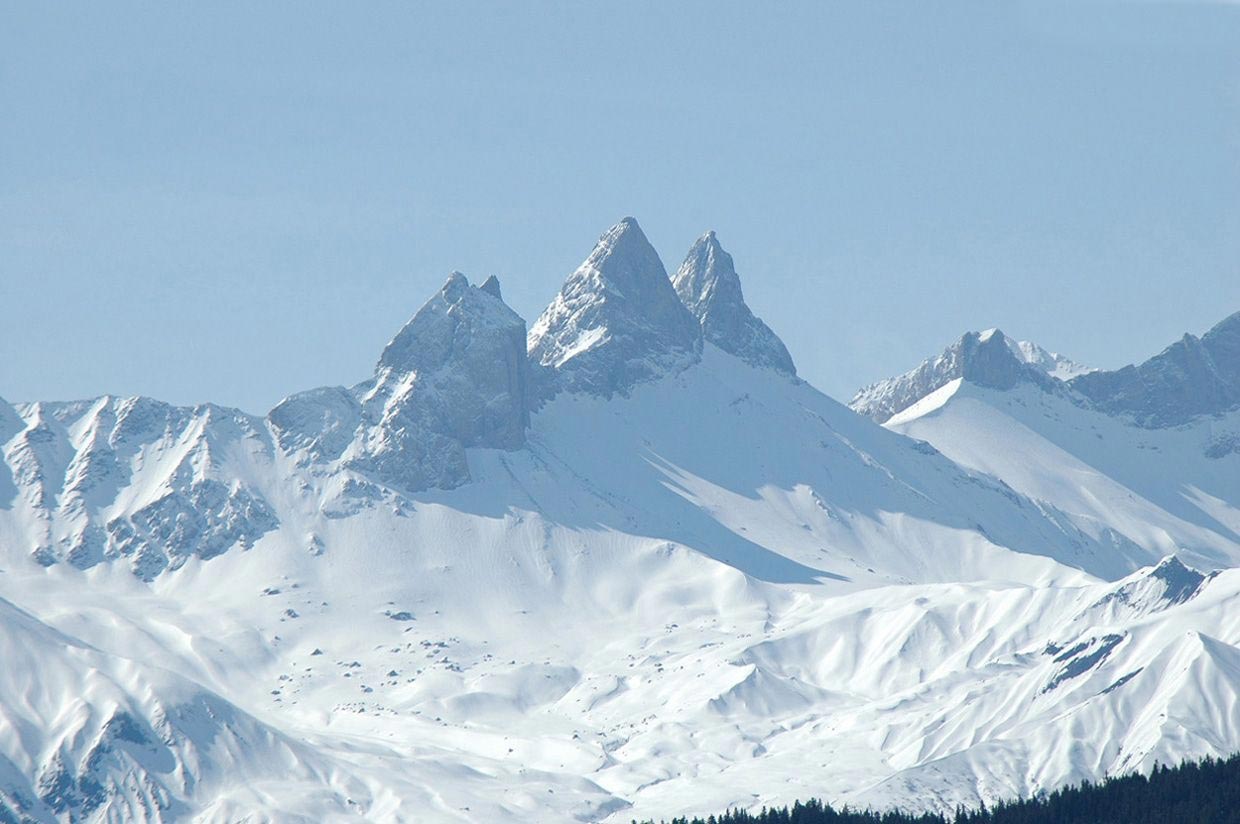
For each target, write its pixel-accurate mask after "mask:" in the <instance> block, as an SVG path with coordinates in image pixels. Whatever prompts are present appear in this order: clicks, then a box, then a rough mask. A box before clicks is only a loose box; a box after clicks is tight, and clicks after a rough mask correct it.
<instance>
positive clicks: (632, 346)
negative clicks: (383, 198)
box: [0, 218, 1240, 822]
mask: <svg viewBox="0 0 1240 824" xmlns="http://www.w3.org/2000/svg"><path fill="white" fill-rule="evenodd" d="M850 407H851V408H850ZM0 447H2V450H3V463H0V649H2V650H3V651H4V657H3V659H2V660H4V661H5V662H6V666H5V667H3V668H0V821H8V820H11V821H33V822H51V821H122V820H123V821H183V820H194V821H221V822H223V821H237V820H251V821H279V822H285V821H290V822H296V821H306V822H311V821H335V820H340V821H344V820H372V821H400V820H418V821H494V820H536V821H546V822H557V821H564V822H570V821H628V820H631V819H634V818H638V819H640V818H656V819H657V818H665V817H671V816H674V815H681V814H693V813H699V812H704V811H711V810H720V809H724V808H727V807H761V806H763V805H770V804H776V803H778V804H784V803H788V802H791V801H793V800H795V799H797V798H808V797H811V796H812V797H819V798H824V799H826V800H828V801H831V802H833V803H840V804H851V805H854V806H856V805H874V806H876V807H883V806H896V805H898V806H902V807H904V808H906V809H929V810H950V809H953V808H954V807H955V806H956V805H958V804H975V803H978V802H986V803H990V802H993V801H994V800H997V799H1001V798H1011V797H1017V796H1027V795H1032V794H1036V793H1039V792H1042V791H1044V790H1047V789H1050V788H1054V787H1058V786H1062V785H1064V784H1066V783H1071V782H1076V781H1080V780H1083V779H1097V778H1100V777H1102V776H1105V775H1108V774H1114V773H1120V772H1125V771H1131V770H1148V769H1150V768H1151V767H1152V766H1153V765H1154V764H1155V763H1170V762H1178V761H1180V760H1183V759H1187V758H1197V757H1201V756H1206V755H1225V754H1228V753H1231V752H1233V751H1236V750H1240V701H1238V700H1237V697H1238V695H1240V610H1238V609H1237V605H1236V601H1237V598H1238V597H1240V570H1238V569H1237V567H1240V314H1237V315H1233V316H1231V317H1230V318H1228V319H1227V320H1224V321H1223V322H1222V323H1220V324H1219V325H1218V326H1216V327H1215V328H1214V329H1212V330H1210V331H1209V332H1208V333H1206V334H1205V335H1203V336H1202V337H1201V338H1196V337H1192V336H1186V337H1185V338H1184V339H1182V340H1181V341H1179V342H1177V343H1175V344H1173V345H1172V346H1171V347H1169V348H1168V349H1166V350H1165V351H1164V352H1163V353H1161V354H1159V355H1156V356H1155V357H1153V358H1151V359H1150V360H1149V361H1147V362H1145V363H1143V364H1141V365H1138V366H1130V367H1126V368H1125V369H1121V370H1118V371H1114V372H1107V371H1103V370H1096V369H1089V368H1086V367H1082V366H1080V365H1078V364H1076V363H1074V362H1072V361H1071V360H1069V359H1067V358H1065V357H1062V356H1059V355H1055V354H1052V353H1049V352H1047V351H1045V350H1043V349H1041V348H1040V347H1037V346H1036V345H1034V344H1030V343H1027V342H1017V341H1013V340H1011V339H1009V338H1007V337H1006V336H1005V335H1003V334H1002V333H1001V332H999V331H997V330H988V331H986V332H982V333H969V334H966V335H965V336H964V337H962V338H961V339H960V340H959V341H957V342H956V343H954V344H952V345H951V346H950V347H948V348H947V349H946V350H945V351H944V352H943V353H942V354H940V355H938V356H935V357H933V358H931V359H929V360H927V361H926V362H925V363H923V364H922V365H921V366H920V367H918V368H917V369H915V370H913V371H912V372H909V373H907V374H905V375H903V376H900V377H898V378H893V379H890V380H887V381H883V382H881V383H878V384H875V385H873V386H871V387H868V388H866V389H864V390H862V391H861V392H860V393H858V395H857V396H856V397H855V398H854V399H853V401H852V402H851V403H850V404H849V405H848V406H845V405H842V404H840V403H837V402H836V401H834V400H832V399H830V398H828V397H826V396H825V395H824V394H822V393H821V392H819V391H818V390H816V389H815V388H814V387H813V386H811V385H810V384H808V383H807V382H805V381H804V380H802V379H800V378H798V377H797V373H796V368H795V365H794V363H793V360H792V357H791V356H790V354H789V352H788V350H787V348H786V347H785V346H784V344H783V343H782V342H781V341H780V339H779V338H778V336H777V335H776V334H775V332H773V331H772V330H771V329H770V328H769V327H768V326H767V325H766V324H765V323H763V322H762V321H761V320H760V319H759V318H758V317H756V316H755V315H754V313H753V312H752V311H751V310H750V308H749V307H748V306H747V305H746V303H745V300H744V296H743V292H742V288H741V279H740V276H739V275H738V273H737V270H736V265H735V262H734V260H733V258H732V257H731V256H730V255H729V254H728V253H727V252H726V251H724V249H723V247H722V245H721V244H720V242H719V240H718V238H717V237H716V236H715V234H714V233H713V232H707V233H706V234H704V235H703V236H702V237H700V238H699V239H698V240H697V241H696V242H694V244H693V245H692V247H691V248H690V250H689V252H688V254H687V255H686V257H685V259H684V262H683V263H682V264H681V265H680V266H679V267H678V268H677V269H676V271H675V272H674V273H672V274H670V275H669V273H668V271H667V269H666V268H665V267H664V264H663V262H662V261H661V260H660V258H659V256H658V254H657V253H656V252H655V250H654V249H653V247H652V246H651V245H650V243H649V241H648V240H647V239H646V237H645V235H644V234H643V232H642V230H641V228H640V227H639V225H638V224H637V222H636V221H635V220H633V219H632V218H626V219H624V220H622V221H621V222H620V223H618V224H616V225H615V226H613V227H612V228H611V229H609V230H608V231H607V232H606V233H605V234H604V235H603V236H602V237H601V238H600V239H599V241H598V242H597V244H596V245H595V246H594V247H593V249H592V250H591V251H590V253H589V254H588V256H587V257H586V259H585V261H584V262H583V263H582V264H581V266H580V267H578V268H577V269H576V270H575V271H574V272H572V273H571V274H570V275H569V276H568V277H567V279H566V280H565V282H564V285H563V287H562V289H561V290H560V292H559V294H558V295H556V296H555V297H554V299H553V300H552V301H551V303H550V304H549V305H548V307H547V309H546V310H545V311H544V312H543V314H542V315H541V316H540V317H539V318H537V319H535V320H534V322H533V323H532V324H530V325H529V327H528V329H527V324H526V321H525V320H524V319H523V318H521V317H520V316H519V315H518V314H517V313H516V312H515V311H513V310H512V309H511V308H510V307H509V306H508V305H507V304H506V303H505V302H504V299H503V294H502V290H501V287H500V284H499V282H498V280H496V279H495V278H493V277H491V278H486V279H484V280H483V281H482V282H481V283H480V284H479V285H473V284H471V283H470V281H469V280H468V279H467V278H466V277H465V276H464V275H462V274H459V273H453V274H452V275H451V276H450V277H449V278H448V279H447V281H446V282H445V284H444V285H443V287H442V288H441V289H440V290H439V291H438V292H437V293H436V294H434V295H433V296H431V297H430V299H429V300H428V301H427V302H426V303H425V304H424V305H423V306H422V307H421V308H420V309H419V310H418V311H417V312H416V313H415V314H414V315H413V317H412V318H411V319H410V321H409V322H408V323H407V324H406V325H405V326H404V327H403V328H402V329H401V330H399V331H398V332H397V333H396V335H395V336H394V337H393V338H392V340H391V342H390V343H389V344H388V346H387V347H386V348H385V349H384V350H383V352H382V353H380V355H379V357H378V360H377V362H376V365H375V369H374V371H373V373H372V374H371V375H370V376H369V377H366V378H365V379H363V380H361V381H360V382H358V383H357V384H355V385H353V386H351V387H324V388H318V389H311V390H309V391H306V392H301V393H298V394H296V395H293V396H291V397H289V398H287V399H285V400H284V401H282V402H281V403H280V404H278V405H277V406H276V407H275V408H274V409H272V410H271V411H270V412H269V413H267V414H266V415H263V416H258V415H252V414H248V413H245V412H242V411H240V410H236V409H230V408H225V407H220V406H215V405H210V404H206V405H201V406H197V407H176V406H172V405H169V404H165V403H162V402H159V401H156V400H153V399H149V398H141V397H137V398H118V397H110V396H105V397H101V398H95V399H90V400H84V401H74V402H23V403H14V404H10V403H7V402H2V401H0Z"/></svg>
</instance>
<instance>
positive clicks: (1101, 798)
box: [663, 755, 1240, 824]
mask: <svg viewBox="0 0 1240 824" xmlns="http://www.w3.org/2000/svg"><path fill="white" fill-rule="evenodd" d="M1232 822H1235V823H1236V824H1240V755H1233V756H1231V757H1230V758H1227V759H1225V760H1220V759H1206V760H1204V761H1197V762H1189V763H1186V764H1181V765H1180V766H1177V767H1161V766H1160V767H1156V768H1155V769H1154V771H1153V772H1152V773H1151V774H1150V775H1149V776H1143V775H1126V776H1121V777H1116V778H1108V779H1106V780H1105V781H1102V782H1099V783H1097V784H1091V783H1086V784H1082V785H1079V786H1072V787H1066V788H1063V789H1060V790H1056V791H1055V792H1052V793H1048V794H1046V795H1042V796H1039V797H1036V798H1029V799H1023V800H1019V801H1009V802H1004V803H1001V804H998V805H995V806H993V807H989V808H982V809H976V810H965V809H960V810H957V811H956V812H955V813H954V814H952V815H947V816H944V815H926V814H908V813H902V812H899V811H888V812H881V813H878V812H871V811H867V810H851V809H848V808H847V807H845V808H842V809H839V810H836V809H834V808H832V807H831V806H829V805H826V804H823V803H822V802H820V801H815V800H810V801H805V802H797V803H796V804H793V805H792V806H791V807H780V808H775V809H764V810H762V811H760V812H752V813H751V812H743V811H739V810H734V811H728V812H724V813H719V814H715V815H710V816H707V817H705V818H692V819H688V818H676V819H672V820H671V821H670V822H664V823H663V824H1231V823H1232Z"/></svg>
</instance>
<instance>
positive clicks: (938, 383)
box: [848, 329, 1084, 423]
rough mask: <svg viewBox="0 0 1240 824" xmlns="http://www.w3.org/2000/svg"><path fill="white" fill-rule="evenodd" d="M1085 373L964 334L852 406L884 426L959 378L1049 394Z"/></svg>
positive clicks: (1020, 346) (997, 339)
mask: <svg viewBox="0 0 1240 824" xmlns="http://www.w3.org/2000/svg"><path fill="white" fill-rule="evenodd" d="M1082 371H1084V367H1081V366H1079V365H1078V364H1075V363H1073V362H1072V361H1070V360H1068V359H1067V358H1064V357H1063V356H1061V355H1057V354H1055V353H1053V352H1047V351H1046V350H1045V349H1043V348H1042V347H1040V346H1038V345H1036V344H1033V343H1030V342H1028V341H1017V340H1013V339H1012V338H1009V337H1008V336H1007V335H1005V334H1003V332H1001V331H1000V330H998V329H987V330H985V331H983V332H968V333H966V334H965V335H963V336H962V337H961V338H960V339H959V340H958V341H956V342H955V343H953V344H952V345H951V346H949V347H947V348H946V349H944V350H943V352H942V353H940V354H939V355H937V356H935V357H933V358H930V359H928V360H926V361H924V362H923V363H922V364H921V365H920V366H918V367H917V368H916V369H914V370H912V371H911V372H906V373H904V374H903V375H900V376H898V377H895V378H888V379H887V380H883V381H879V382H878V383H874V384H871V385H869V386H867V387H865V388H864V389H862V390H861V391H859V392H858V393H857V394H856V395H855V396H853V399H852V400H851V401H849V404H848V405H849V406H850V407H852V409H853V410H854V411H856V412H860V413H861V414H863V415H866V416H868V417H870V418H873V419H874V420H876V421H878V422H879V423H883V422H884V421H886V420H888V419H889V418H891V416H893V415H895V414H897V413H899V412H902V411H903V410H905V409H907V408H908V407H910V406H912V405H913V404H914V403H916V402H917V401H919V400H921V399H922V398H924V397H926V396H927V395H929V394H930V393H931V392H933V391H935V390H936V389H940V388H942V387H943V386H946V385H947V384H948V383H950V382H951V381H953V380H956V379H957V378H964V379H965V380H967V381H969V382H970V383H974V384H977V385H978V386H986V387H990V388H992V389H1011V388H1012V387H1013V386H1016V385H1017V384H1019V383H1033V384H1036V385H1038V386H1041V387H1043V388H1045V389H1051V388H1054V387H1055V386H1056V385H1059V384H1060V380H1059V378H1060V376H1061V375H1063V374H1074V373H1078V374H1079V373H1080V372H1082Z"/></svg>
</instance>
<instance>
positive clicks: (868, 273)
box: [0, 3, 1240, 412]
mask: <svg viewBox="0 0 1240 824" xmlns="http://www.w3.org/2000/svg"><path fill="white" fill-rule="evenodd" d="M302 9H303V7H301V6H284V5H272V6H264V7H263V8H261V9H259V8H250V7H247V6H244V5H231V6H223V7H217V8H213V9H210V10H208V9H197V8H179V9H170V8H164V7H140V6H131V5H121V6H114V7H109V8H108V9H106V10H105V9H101V8H96V7H91V6H86V5H81V6H68V5H67V6H55V7H43V6H27V7H15V8H11V9H10V10H9V11H8V13H7V14H6V18H7V25H6V26H4V27H3V29H2V30H0V45H2V46H3V48H2V49H0V102H3V103H4V105H5V108H6V109H7V110H9V111H10V112H12V113H13V116H11V117H10V118H7V119H6V126H5V128H3V129H0V156H3V157H4V158H5V162H3V163H0V249H3V255H2V256H0V260H2V261H3V262H2V263H0V303H2V304H3V305H4V306H5V307H6V308H7V310H8V311H7V312H6V314H5V323H4V324H2V325H0V353H2V354H3V356H4V357H3V368H2V370H0V396H3V397H5V398H6V399H8V400H10V401H26V400H64V399H72V398H83V397H91V396H95V395H99V394H103V393H113V394H124V395H127V394H146V395H152V396H155V397H158V398H161V399H163V400H168V401H171V402H176V403H196V402H202V401H208V400H210V401H214V402H217V403H222V404H226V405H231V406H238V407H240V408H242V409H245V410H247V411H251V412H264V411H266V410H267V409H269V408H270V407H271V406H272V405H274V404H275V403H276V402H278V401H279V400H280V398H282V397H284V396H285V395H288V394H290V393H292V392H296V391H300V390H303V389H308V388H311V387H314V386H321V385H332V384H346V385H348V384H352V383H354V382H356V381H358V380H361V379H363V378H365V377H367V376H368V375H369V373H370V371H371V369H372V367H373V364H374V362H375V360H376V359H377V357H378V355H379V352H380V351H381V349H382V347H383V345H384V344H385V343H386V342H387V341H388V340H389V339H390V338H391V337H392V335H394V334H395V333H396V331H397V330H398V329H399V328H400V327H401V325H402V324H403V323H404V322H405V321H406V320H407V319H408V318H409V316H411V315H412V314H413V312H415V311H416V310H417V309H418V307H419V306H420V305H421V304H422V303H423V301H424V300H426V299H427V298H428V297H429V296H430V295H431V294H432V293H433V292H434V291H435V290H436V289H438V288H439V286H440V285H441V284H442V282H443V280H444V279H445V278H446V276H447V274H448V273H449V272H450V271H452V270H460V271H462V272H464V273H465V274H466V275H467V276H469V278H470V279H471V281H474V282H480V281H481V280H482V279H483V278H485V277H486V276H487V275H490V274H495V275H497V276H498V277H499V278H500V280H501V282H502V284H503V288H504V294H505V298H506V299H507V300H508V302H509V303H510V304H511V305H512V306H513V307H514V308H515V309H516V310H517V311H518V312H519V313H520V314H521V315H522V316H523V317H525V319H526V321H527V322H528V323H532V322H533V321H534V319H535V318H536V317H537V315H538V314H539V312H540V311H541V310H542V308H543V307H544V306H545V305H546V304H547V303H548V302H549V301H550V300H551V299H552V297H553V296H554V295H555V293H556V291H557V290H558V288H559V286H560V284H561V282H562V281H563V279H564V278H565V277H566V276H567V275H568V274H569V272H571V271H572V270H573V268H575V267H576V265H577V264H578V263H579V262H580V261H581V260H582V259H584V257H585V256H586V254H587V253H588V252H589V250H590V247H591V245H592V244H593V243H594V241H595V240H596V238H597V237H598V236H599V234H601V233H602V232H603V231H604V230H605V229H606V228H607V227H608V226H609V225H611V224H612V223H613V222H615V221H616V220H618V219H619V218H621V217H622V216H624V215H629V214H631V215H634V216H635V217H636V218H637V219H638V220H639V221H640V223H641V225H642V228H643V229H644V230H645V232H646V233H647V235H648V236H649V237H650V239H651V242H652V243H653V244H654V246H655V247H656V249H657V250H658V251H659V253H660V255H661V256H662V258H663V262H664V264H665V265H666V266H667V268H668V269H669V271H674V269H675V268H676V266H677V265H678V264H679V262H680V260H681V258H682V256H683V255H684V253H685V252H686V251H687V250H688V248H689V246H690V244H691V243H692V241H693V240H694V238H696V237H697V236H699V235H700V234H701V233H702V232H704V231H706V230H707V229H715V230H716V231H717V232H718V234H719V239H720V241H721V242H722V244H723V245H724V247H725V248H726V249H727V250H728V251H729V252H730V253H731V254H732V255H733V257H734V258H735V261H736V266H737V269H738V271H739V272H740V274H741V277H742V280H743V283H744V287H745V291H746V297H747V299H748V301H749V303H750V305H751V306H752V307H753V308H754V310H755V312H757V313H758V314H759V315H760V316H762V317H763V319H764V320H765V321H766V322H767V323H768V324H769V325H770V326H771V327H772V328H773V329H774V330H775V332H776V333H777V334H779V335H780V336H781V337H782V339H783V340H784V341H785V343H786V344H787V346H788V348H789V350H790V351H791V353H792V356H793V358H794V359H795V361H796V364H797V367H798V370H799V372H800V374H801V376H802V377H804V378H805V379H807V380H809V381H810V382H811V383H813V384H814V385H816V386H817V387H819V388H820V389H822V390H823V391H825V392H827V393H828V394H830V395H832V396H833V397H835V398H837V399H838V400H841V401H846V400H847V399H848V398H849V397H850V396H851V394H852V393H853V391H854V390H856V389H857V388H858V387H860V386H861V385H863V384H866V383H869V382H871V381H874V380H878V379H881V378H883V377H887V376H890V375H893V374H897V373H900V372H903V371H905V370H907V369H910V368H912V367H914V366H916V365H917V363H919V362H920V361H921V360H922V359H923V358H925V357H927V356H929V355H931V354H933V353H935V352H937V351H938V350H939V349H941V348H942V347H943V346H944V345H946V344H947V343H949V342H950V341H951V340H953V339H954V338H956V337H957V336H959V335H960V334H961V333H963V332H965V331H967V330H979V329H983V328H988V327H999V328H1001V329H1003V330H1004V332H1006V333H1008V334H1009V335H1011V336H1012V337H1015V338H1020V339H1029V340H1033V341H1035V342H1037V343H1039V344H1040V345H1042V346H1044V347H1046V348H1047V349H1051V350H1054V351H1057V352H1060V353H1062V354H1064V355H1067V356H1069V357H1071V358H1073V359H1074V360H1077V361H1079V362H1082V363H1084V364H1088V365H1092V366H1098V367H1103V368H1116V367H1119V366H1122V365H1124V364H1126V363H1129V362H1133V361H1140V360H1142V359H1144V358H1146V357H1148V356H1150V355H1152V354H1155V353H1156V352H1158V351H1159V350H1161V349H1162V348H1163V347H1165V346H1166V345H1168V344H1170V343H1171V342H1172V341H1174V340H1176V339H1177V338H1179V337H1180V336H1181V335H1183V334H1184V333H1185V332H1191V333H1193V334H1201V333H1202V332H1204V331H1205V330H1206V329H1208V328H1209V327H1210V326H1211V325H1213V324H1214V323H1216V322H1218V321H1219V320H1221V319H1222V318H1224V317H1225V316H1227V315H1229V314H1231V313H1232V312H1235V311H1237V310H1240V196H1237V194H1236V193H1237V192H1240V8H1238V7H1236V6H1229V5H1226V4H1161V3H1086V4H1081V5H1079V6H1076V5H1069V4H1045V3H1018V4H1011V5H1010V6H1005V7H1002V8H996V7H992V6H990V5H988V4H980V3H979V4H953V5H952V6H950V7H946V8H940V9H935V10H929V9H926V8H921V7H918V8H911V9H904V10H902V13H901V14H900V15H898V16H897V15H894V14H890V13H889V12H890V9H885V8H884V7H882V6H855V7H843V6H832V7H826V6H820V5H815V4H793V5H786V6H780V7H778V8H758V7H740V6H730V7H714V6H710V5H707V4H677V5H675V6H668V5H660V4H655V3H649V4H643V3H634V4H626V5H624V6H623V7H616V6H607V7H587V6H578V5H570V4H558V3H549V4H538V5H531V6H522V7H520V8H516V7H492V6H487V5H479V4H464V5H460V6H451V7H449V6H426V7H416V6H403V5H380V6H374V7H372V13H371V14H369V15H368V16H365V17H363V16H362V15H360V14H354V13H351V11H350V10H347V9H343V8H335V7H332V6H328V5H321V6H313V7H308V8H307V9H306V10H304V11H302Z"/></svg>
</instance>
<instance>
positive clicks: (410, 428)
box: [346, 273, 529, 491]
mask: <svg viewBox="0 0 1240 824" xmlns="http://www.w3.org/2000/svg"><path fill="white" fill-rule="evenodd" d="M499 294H500V290H499V282H498V281H497V280H495V279H494V278H491V279H489V280H488V281H487V282H486V283H485V284H483V287H475V286H470V284H469V281H468V280H466V279H465V276H464V275H461V274H459V273H454V274H453V275H452V276H451V277H449V278H448V281H447V283H445V284H444V286H443V288H442V289H440V291H439V293H438V294H436V295H435V296H434V297H433V298H431V299H430V300H429V301H427V303H426V305H425V306H423V307H422V308H421V309H420V310H418V312H417V314H415V315H414V316H413V319H412V320H410V321H409V323H407V324H406V325H405V327H404V328H403V329H401V330H400V332H399V333H397V335H396V337H395V338H393V339H392V342H391V343H389V344H388V345H387V348H386V349H384V350H383V354H382V356H380V358H379V363H378V366H377V367H376V369H375V377H374V378H373V380H371V381H370V382H368V383H366V384H363V385H361V386H359V387H358V388H357V390H355V391H356V392H357V393H358V395H359V400H360V406H361V410H362V418H363V424H362V425H363V430H362V431H361V433H360V434H359V436H358V437H357V439H356V440H355V441H354V442H353V443H352V444H351V445H350V446H349V448H348V450H347V451H346V458H347V461H348V465H349V466H350V467H352V468H354V469H358V470H360V471H362V472H365V473H367V474H371V475H373V476H375V478H376V480H379V481H382V482H384V483H388V484H392V485H395V486H398V487H400V488H402V489H404V490H407V491H417V490H421V489H427V488H430V487H440V488H452V487H455V486H459V485H461V484H462V483H465V482H466V481H468V480H469V469H468V466H467V465H466V462H465V448H467V447H492V448H498V449H516V448H518V447H520V446H522V445H523V444H524V443H525V428H526V426H527V425H528V423H529V397H528V385H529V379H528V367H527V364H526V358H525V321H524V320H522V319H521V317H520V315H518V314H517V313H516V312H514V311H513V310H512V309H510V308H509V307H508V306H507V305H506V304H505V303H504V302H503V300H502V299H501V298H500V297H499Z"/></svg>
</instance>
